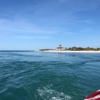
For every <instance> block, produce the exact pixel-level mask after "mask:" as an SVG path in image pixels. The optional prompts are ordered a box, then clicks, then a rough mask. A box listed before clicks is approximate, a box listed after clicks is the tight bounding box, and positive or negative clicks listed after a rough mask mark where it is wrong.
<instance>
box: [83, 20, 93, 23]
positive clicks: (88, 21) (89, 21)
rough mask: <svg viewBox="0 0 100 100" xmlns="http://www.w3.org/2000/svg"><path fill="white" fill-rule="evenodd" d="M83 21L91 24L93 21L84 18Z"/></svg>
mask: <svg viewBox="0 0 100 100" xmlns="http://www.w3.org/2000/svg"><path fill="white" fill-rule="evenodd" d="M84 22H85V23H87V24H93V22H92V21H91V20H84Z"/></svg>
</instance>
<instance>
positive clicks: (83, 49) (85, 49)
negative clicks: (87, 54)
mask: <svg viewBox="0 0 100 100" xmlns="http://www.w3.org/2000/svg"><path fill="white" fill-rule="evenodd" d="M65 50H71V51H100V48H92V47H86V48H83V47H69V48H67V47H65Z"/></svg>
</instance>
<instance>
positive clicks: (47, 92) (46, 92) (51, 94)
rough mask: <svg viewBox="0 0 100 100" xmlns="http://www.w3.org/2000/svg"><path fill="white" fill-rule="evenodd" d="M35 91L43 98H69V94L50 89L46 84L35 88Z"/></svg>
mask: <svg viewBox="0 0 100 100" xmlns="http://www.w3.org/2000/svg"><path fill="white" fill-rule="evenodd" d="M37 92H38V94H39V95H40V97H41V98H42V99H43V100H71V97H70V96H69V95H67V94H64V93H63V92H58V91H56V90H53V89H50V88H49V87H48V86H47V87H43V88H39V89H37Z"/></svg>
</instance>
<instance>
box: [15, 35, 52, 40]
mask: <svg viewBox="0 0 100 100" xmlns="http://www.w3.org/2000/svg"><path fill="white" fill-rule="evenodd" d="M14 38H18V39H51V36H30V35H27V36H26V35H19V36H14Z"/></svg>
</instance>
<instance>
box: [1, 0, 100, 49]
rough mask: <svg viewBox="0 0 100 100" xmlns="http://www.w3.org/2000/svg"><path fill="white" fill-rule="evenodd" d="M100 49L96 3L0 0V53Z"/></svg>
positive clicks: (96, 0)
mask: <svg viewBox="0 0 100 100" xmlns="http://www.w3.org/2000/svg"><path fill="white" fill-rule="evenodd" d="M60 44H61V45H62V46H63V47H67V48H68V47H73V46H76V47H94V48H97V47H100V0H0V50H38V49H47V48H50V49H56V47H58V46H59V45H60Z"/></svg>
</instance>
